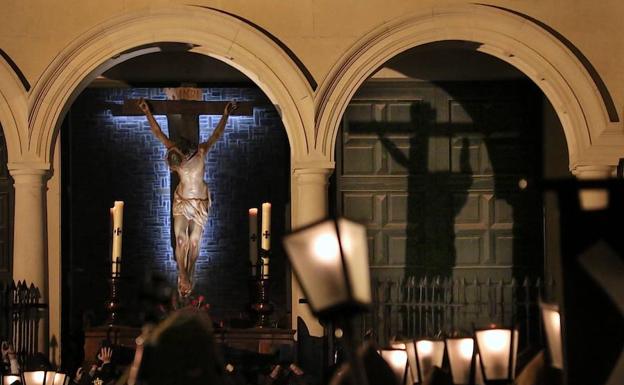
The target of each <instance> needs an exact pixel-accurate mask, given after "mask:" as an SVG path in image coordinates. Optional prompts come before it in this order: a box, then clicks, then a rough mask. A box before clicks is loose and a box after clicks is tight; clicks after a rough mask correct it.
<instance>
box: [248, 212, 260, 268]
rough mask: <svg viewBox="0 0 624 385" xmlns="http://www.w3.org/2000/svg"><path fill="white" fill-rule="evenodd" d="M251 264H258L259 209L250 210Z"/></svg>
mask: <svg viewBox="0 0 624 385" xmlns="http://www.w3.org/2000/svg"><path fill="white" fill-rule="evenodd" d="M249 262H251V264H252V265H254V266H255V265H257V264H258V209H257V208H255V207H254V208H253V209H249Z"/></svg>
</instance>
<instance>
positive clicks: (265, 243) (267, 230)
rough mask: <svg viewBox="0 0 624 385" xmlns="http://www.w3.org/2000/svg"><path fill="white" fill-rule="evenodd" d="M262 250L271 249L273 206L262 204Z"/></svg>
mask: <svg viewBox="0 0 624 385" xmlns="http://www.w3.org/2000/svg"><path fill="white" fill-rule="evenodd" d="M262 249H263V250H270V249H271V204H270V203H263V204H262Z"/></svg>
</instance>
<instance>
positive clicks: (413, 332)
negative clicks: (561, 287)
mask: <svg viewBox="0 0 624 385" xmlns="http://www.w3.org/2000/svg"><path fill="white" fill-rule="evenodd" d="M553 286H554V283H553V282H552V280H548V282H546V283H545V282H544V281H543V280H542V279H540V278H533V279H532V278H529V277H526V278H524V279H523V280H521V281H518V280H516V279H511V280H509V281H503V280H492V279H487V280H485V281H479V280H477V279H476V278H475V279H473V280H471V281H468V280H465V279H451V278H440V277H433V278H431V277H422V278H416V277H408V278H405V279H400V280H398V281H392V280H373V282H372V292H373V307H372V310H371V312H370V313H368V314H367V315H365V316H364V317H362V319H361V320H360V322H359V326H360V328H361V333H362V335H369V336H372V338H373V339H375V340H376V341H377V343H378V344H380V345H381V346H384V345H387V344H388V342H389V341H391V340H392V339H394V338H420V337H435V336H440V335H451V334H454V333H464V334H469V333H471V332H472V331H473V329H474V328H475V327H483V326H487V325H490V324H498V325H505V326H515V327H517V328H518V329H519V331H520V345H521V346H520V347H521V348H522V347H526V346H531V345H532V344H533V343H535V342H539V341H540V340H541V333H542V330H541V323H540V322H539V304H538V303H539V299H540V298H542V295H543V293H545V291H546V292H548V293H550V292H552V288H553Z"/></svg>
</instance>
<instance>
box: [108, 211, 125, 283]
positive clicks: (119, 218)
mask: <svg viewBox="0 0 624 385" xmlns="http://www.w3.org/2000/svg"><path fill="white" fill-rule="evenodd" d="M123 207H124V203H123V202H121V201H115V205H114V206H113V208H112V212H113V253H112V255H111V258H112V263H113V273H119V271H118V269H117V267H118V266H117V264H116V263H115V261H117V260H118V261H121V235H122V232H123Z"/></svg>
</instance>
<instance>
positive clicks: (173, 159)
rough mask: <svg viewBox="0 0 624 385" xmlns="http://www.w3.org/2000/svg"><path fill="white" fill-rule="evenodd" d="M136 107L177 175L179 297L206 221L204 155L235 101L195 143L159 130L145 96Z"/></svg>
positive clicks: (186, 291)
mask: <svg viewBox="0 0 624 385" xmlns="http://www.w3.org/2000/svg"><path fill="white" fill-rule="evenodd" d="M139 108H140V109H141V111H143V113H144V114H145V116H146V117H147V121H148V122H149V124H150V128H151V130H152V132H153V133H154V135H155V136H156V138H158V140H160V141H161V142H162V143H163V144H164V145H165V147H167V156H166V160H167V164H168V165H169V168H170V169H171V171H173V172H175V173H176V174H177V175H178V177H179V178H180V183H179V184H178V187H177V188H176V190H175V193H174V198H173V205H172V211H173V229H174V233H175V259H176V262H177V265H178V292H179V294H180V296H181V297H188V296H189V295H190V294H191V290H192V289H193V274H194V271H195V262H196V261H197V257H198V256H199V245H200V240H201V235H202V232H203V230H204V227H205V226H206V222H207V221H208V210H209V209H210V203H211V202H210V192H209V191H208V185H207V184H206V182H205V181H204V166H205V157H206V154H207V153H208V150H210V148H211V147H212V146H213V145H214V144H215V142H216V141H217V140H218V139H219V137H221V135H222V134H223V130H224V129H225V125H226V123H227V120H228V117H229V116H230V113H232V111H234V110H235V109H236V108H237V105H236V102H230V103H228V104H227V105H226V106H225V110H224V111H223V116H222V117H221V120H220V121H219V123H218V124H217V127H216V128H215V129H214V131H213V132H212V135H210V138H208V140H207V141H205V142H203V143H200V144H199V145H197V146H193V145H192V144H191V142H190V141H188V140H186V139H184V138H181V139H180V140H178V141H175V142H174V141H172V140H171V139H169V138H168V137H167V135H165V134H164V133H163V132H162V129H161V128H160V125H159V124H158V122H156V120H155V119H154V116H153V115H152V111H151V110H150V107H149V105H148V104H147V102H146V101H145V100H143V99H141V100H140V101H139Z"/></svg>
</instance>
